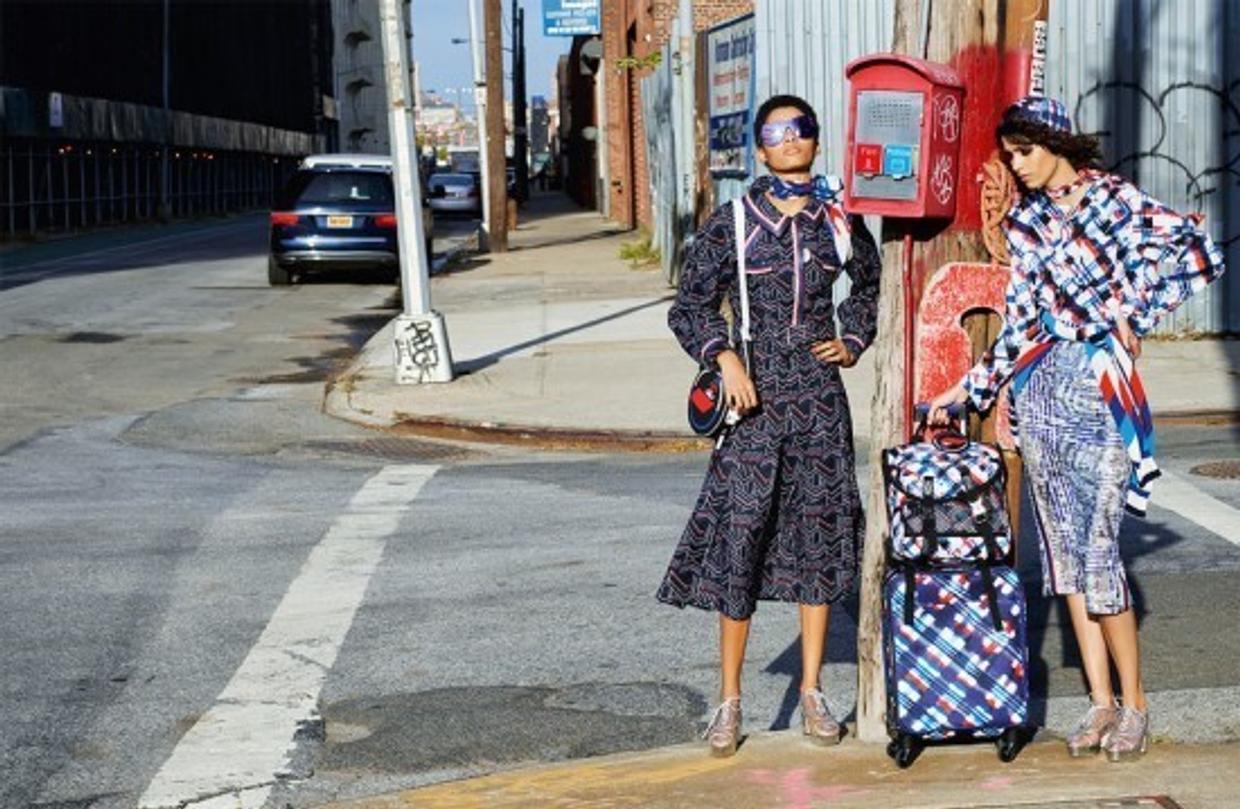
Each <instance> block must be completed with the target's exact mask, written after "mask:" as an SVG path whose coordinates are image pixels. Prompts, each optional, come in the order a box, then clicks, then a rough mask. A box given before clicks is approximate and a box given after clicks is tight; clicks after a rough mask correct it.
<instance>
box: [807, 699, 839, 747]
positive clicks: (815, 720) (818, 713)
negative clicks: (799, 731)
mask: <svg viewBox="0 0 1240 809" xmlns="http://www.w3.org/2000/svg"><path fill="white" fill-rule="evenodd" d="M801 726H802V728H803V730H804V731H805V735H806V736H808V737H809V738H810V741H812V742H814V743H815V744H821V745H823V746H824V747H826V746H830V745H833V744H839V743H840V723H839V722H837V721H835V717H834V716H832V715H831V709H830V708H829V707H827V698H826V697H824V696H823V694H822V692H821V691H819V690H818V689H817V688H811V689H810V690H809V691H806V692H805V693H804V694H802V695H801Z"/></svg>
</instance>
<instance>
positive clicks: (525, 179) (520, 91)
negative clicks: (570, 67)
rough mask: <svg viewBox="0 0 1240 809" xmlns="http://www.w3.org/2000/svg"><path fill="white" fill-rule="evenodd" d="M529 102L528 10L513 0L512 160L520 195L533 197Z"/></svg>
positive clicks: (519, 197)
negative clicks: (526, 36)
mask: <svg viewBox="0 0 1240 809" xmlns="http://www.w3.org/2000/svg"><path fill="white" fill-rule="evenodd" d="M528 117H529V116H528V113H527V110H526V103H525V9H523V8H518V7H517V0H512V161H513V166H514V168H515V169H516V175H517V177H516V179H517V183H516V185H517V189H516V192H517V193H516V197H517V199H518V200H520V201H521V202H525V201H526V200H527V199H529V198H530V168H529V166H530V164H529V161H528V160H527V159H526V153H527V152H529V143H530V138H529V121H528V120H527V119H528Z"/></svg>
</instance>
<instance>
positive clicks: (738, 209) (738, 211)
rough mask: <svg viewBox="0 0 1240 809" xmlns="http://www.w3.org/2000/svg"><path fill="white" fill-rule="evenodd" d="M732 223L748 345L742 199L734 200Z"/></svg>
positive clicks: (747, 294)
mask: <svg viewBox="0 0 1240 809" xmlns="http://www.w3.org/2000/svg"><path fill="white" fill-rule="evenodd" d="M732 222H733V223H734V227H735V230H736V280H737V282H738V283H739V284H740V286H739V288H738V289H739V292H740V298H741V340H742V341H744V342H745V343H748V342H749V341H750V340H751V339H752V338H751V336H750V334H749V278H748V276H747V275H746V273H745V203H744V201H743V199H742V198H741V197H737V198H736V199H734V200H732ZM746 354H748V349H746Z"/></svg>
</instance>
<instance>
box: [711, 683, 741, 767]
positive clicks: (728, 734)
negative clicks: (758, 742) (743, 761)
mask: <svg viewBox="0 0 1240 809" xmlns="http://www.w3.org/2000/svg"><path fill="white" fill-rule="evenodd" d="M702 738H703V739H705V740H706V741H707V743H708V744H709V745H710V754H711V755H712V756H715V757H716V758H726V757H727V756H730V755H732V754H733V753H735V752H736V746H737V745H738V744H739V743H740V740H741V698H740V697H728V698H727V699H725V700H724V701H723V702H721V703H719V707H718V708H716V709H715V713H714V715H713V716H712V717H711V719H710V724H708V725H707V726H706V732H705V733H703V734H702Z"/></svg>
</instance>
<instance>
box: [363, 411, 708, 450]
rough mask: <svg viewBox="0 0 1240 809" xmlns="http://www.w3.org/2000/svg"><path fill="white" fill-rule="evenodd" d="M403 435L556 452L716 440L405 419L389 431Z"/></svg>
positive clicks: (700, 446)
mask: <svg viewBox="0 0 1240 809" xmlns="http://www.w3.org/2000/svg"><path fill="white" fill-rule="evenodd" d="M386 429H388V430H390V431H392V432H395V433H400V434H402V435H415V436H418V437H421V438H436V439H440V440H448V441H468V442H471V443H478V444H499V445H503V446H517V447H528V448H530V449H541V450H549V451H554V452H652V453H668V454H673V453H684V452H704V451H706V450H709V449H710V448H711V447H713V446H714V443H715V442H714V440H713V439H710V438H699V437H698V436H695V435H687V434H680V433H665V432H655V431H642V430H589V429H574V428H568V427H535V426H530V425H522V424H499V423H492V422H469V421H462V420H458V419H447V418H421V417H408V416H406V417H404V418H401V419H400V420H399V421H397V422H396V423H395V424H393V425H391V426H390V427H388V428H386Z"/></svg>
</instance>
